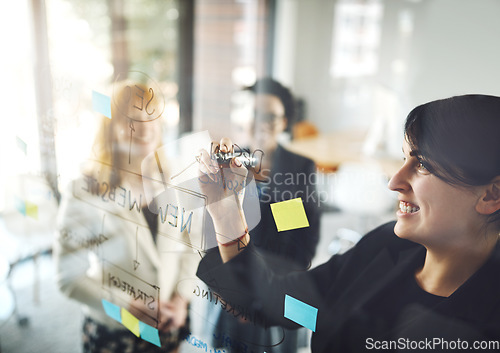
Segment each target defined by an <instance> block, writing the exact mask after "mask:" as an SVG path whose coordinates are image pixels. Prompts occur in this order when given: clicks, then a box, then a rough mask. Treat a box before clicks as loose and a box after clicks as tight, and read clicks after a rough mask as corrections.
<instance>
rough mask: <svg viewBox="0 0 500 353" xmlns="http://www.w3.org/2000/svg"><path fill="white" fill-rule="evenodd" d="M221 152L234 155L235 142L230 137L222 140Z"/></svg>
mask: <svg viewBox="0 0 500 353" xmlns="http://www.w3.org/2000/svg"><path fill="white" fill-rule="evenodd" d="M220 151H221V152H222V153H233V151H234V146H233V141H231V139H230V138H229V137H223V138H222V139H221V140H220Z"/></svg>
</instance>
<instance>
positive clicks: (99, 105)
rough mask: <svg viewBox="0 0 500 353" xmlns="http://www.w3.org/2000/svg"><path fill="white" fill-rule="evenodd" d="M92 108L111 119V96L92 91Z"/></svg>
mask: <svg viewBox="0 0 500 353" xmlns="http://www.w3.org/2000/svg"><path fill="white" fill-rule="evenodd" d="M92 109H93V110H94V111H96V112H98V113H101V114H103V115H105V116H107V117H108V118H110V119H111V98H109V97H108V96H106V95H104V94H102V93H99V92H96V91H92Z"/></svg>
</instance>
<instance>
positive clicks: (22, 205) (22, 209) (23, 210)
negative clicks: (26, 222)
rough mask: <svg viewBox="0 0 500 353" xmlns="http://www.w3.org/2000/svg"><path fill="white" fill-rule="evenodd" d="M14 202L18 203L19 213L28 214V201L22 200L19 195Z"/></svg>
mask: <svg viewBox="0 0 500 353" xmlns="http://www.w3.org/2000/svg"><path fill="white" fill-rule="evenodd" d="M14 203H15V205H16V210H18V211H19V213H21V214H23V215H25V216H26V203H25V202H24V201H23V200H21V199H20V198H19V197H15V198H14Z"/></svg>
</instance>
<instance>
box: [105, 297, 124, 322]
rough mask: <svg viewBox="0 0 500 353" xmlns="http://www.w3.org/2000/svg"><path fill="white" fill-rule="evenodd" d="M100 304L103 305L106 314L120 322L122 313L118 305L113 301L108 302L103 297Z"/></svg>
mask: <svg viewBox="0 0 500 353" xmlns="http://www.w3.org/2000/svg"><path fill="white" fill-rule="evenodd" d="M102 306H103V307H104V311H105V312H106V315H108V316H109V317H110V318H112V319H114V320H116V321H118V322H119V323H121V322H122V315H121V313H120V307H119V306H118V305H115V304H113V303H110V302H108V301H107V300H105V299H102Z"/></svg>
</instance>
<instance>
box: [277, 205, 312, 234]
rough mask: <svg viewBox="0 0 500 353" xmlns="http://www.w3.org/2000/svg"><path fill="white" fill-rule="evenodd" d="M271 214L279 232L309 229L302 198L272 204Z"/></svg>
mask: <svg viewBox="0 0 500 353" xmlns="http://www.w3.org/2000/svg"><path fill="white" fill-rule="evenodd" d="M271 212H272V214H273V217H274V222H275V223H276V227H277V228H278V232H282V231H284V230H291V229H297V228H304V227H309V221H308V220H307V216H306V211H305V210H304V205H303V204H302V199H301V198H300V197H298V198H296V199H292V200H287V201H282V202H276V203H272V204H271Z"/></svg>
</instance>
